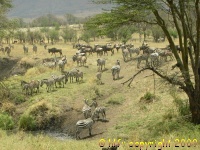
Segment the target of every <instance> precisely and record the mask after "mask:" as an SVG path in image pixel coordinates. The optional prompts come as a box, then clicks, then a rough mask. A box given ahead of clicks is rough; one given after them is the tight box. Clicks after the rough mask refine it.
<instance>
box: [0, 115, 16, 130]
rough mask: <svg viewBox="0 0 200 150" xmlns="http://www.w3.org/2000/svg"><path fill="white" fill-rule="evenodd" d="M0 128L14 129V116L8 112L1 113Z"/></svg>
mask: <svg viewBox="0 0 200 150" xmlns="http://www.w3.org/2000/svg"><path fill="white" fill-rule="evenodd" d="M0 128H1V129H3V130H11V129H13V128H14V121H13V118H12V117H11V116H10V115H8V114H6V113H1V114H0Z"/></svg>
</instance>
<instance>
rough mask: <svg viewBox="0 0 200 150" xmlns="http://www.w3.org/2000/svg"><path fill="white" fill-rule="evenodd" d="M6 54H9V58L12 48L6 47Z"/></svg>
mask: <svg viewBox="0 0 200 150" xmlns="http://www.w3.org/2000/svg"><path fill="white" fill-rule="evenodd" d="M5 52H6V53H7V55H8V56H10V52H11V48H10V47H8V46H7V47H5Z"/></svg>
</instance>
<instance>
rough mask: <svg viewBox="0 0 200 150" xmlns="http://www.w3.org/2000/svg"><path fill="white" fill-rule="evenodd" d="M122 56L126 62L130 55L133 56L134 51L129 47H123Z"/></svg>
mask: <svg viewBox="0 0 200 150" xmlns="http://www.w3.org/2000/svg"><path fill="white" fill-rule="evenodd" d="M122 56H123V58H124V62H126V61H127V60H128V56H130V58H131V57H132V53H131V52H130V51H129V49H122Z"/></svg>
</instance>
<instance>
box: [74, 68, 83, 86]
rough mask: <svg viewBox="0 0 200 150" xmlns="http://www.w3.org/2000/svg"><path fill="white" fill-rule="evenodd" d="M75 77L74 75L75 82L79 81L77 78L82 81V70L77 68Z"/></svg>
mask: <svg viewBox="0 0 200 150" xmlns="http://www.w3.org/2000/svg"><path fill="white" fill-rule="evenodd" d="M75 77H76V82H79V83H80V81H79V78H81V81H83V72H82V71H80V70H78V72H77V73H76V74H75Z"/></svg>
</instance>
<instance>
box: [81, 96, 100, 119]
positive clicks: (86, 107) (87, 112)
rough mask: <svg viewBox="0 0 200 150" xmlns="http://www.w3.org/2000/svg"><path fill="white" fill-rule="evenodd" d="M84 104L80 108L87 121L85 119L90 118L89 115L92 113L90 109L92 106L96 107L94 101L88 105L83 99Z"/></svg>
mask: <svg viewBox="0 0 200 150" xmlns="http://www.w3.org/2000/svg"><path fill="white" fill-rule="evenodd" d="M84 102H85V105H84V106H83V108H82V112H83V115H84V117H85V119H87V118H89V117H91V113H92V109H91V107H92V106H94V107H97V103H96V102H95V101H92V104H91V105H89V104H88V100H86V99H84Z"/></svg>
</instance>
